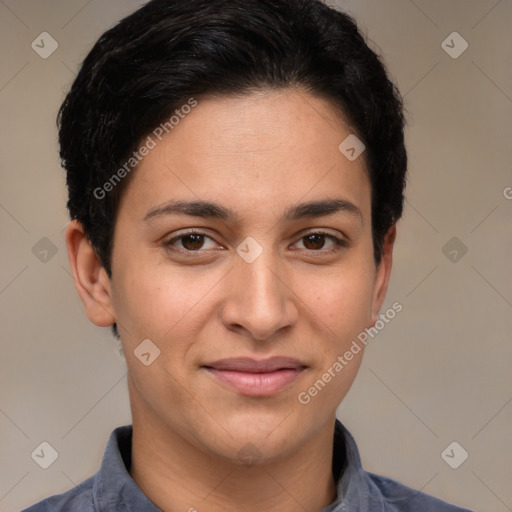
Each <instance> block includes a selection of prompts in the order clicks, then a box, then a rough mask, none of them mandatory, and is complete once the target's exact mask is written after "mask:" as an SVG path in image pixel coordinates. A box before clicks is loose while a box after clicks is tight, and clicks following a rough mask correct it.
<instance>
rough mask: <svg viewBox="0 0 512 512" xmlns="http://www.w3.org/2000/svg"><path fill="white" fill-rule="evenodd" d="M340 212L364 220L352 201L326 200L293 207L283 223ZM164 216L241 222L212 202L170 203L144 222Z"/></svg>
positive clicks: (284, 215) (148, 216)
mask: <svg viewBox="0 0 512 512" xmlns="http://www.w3.org/2000/svg"><path fill="white" fill-rule="evenodd" d="M340 212H343V213H348V214H349V215H352V216H357V217H359V218H360V220H362V219H363V215H362V213H361V210H360V209H359V208H358V207H357V206H356V205H355V204H353V203H351V202H350V201H347V200H346V199H325V200H317V201H309V202H307V203H301V204H297V205H293V206H291V207H289V208H288V209H287V210H285V212H284V213H283V215H282V217H281V221H296V220H300V219H305V218H315V217H325V216H328V215H334V214H336V213H340ZM164 215H189V216H192V217H202V218H210V219H219V220H223V221H226V222H232V223H238V222H239V216H238V215H237V214H236V213H235V212H234V211H233V210H230V209H229V208H225V207H224V206H221V205H219V204H216V203H213V202H210V201H170V202H168V203H165V204H163V205H160V206H157V207H155V208H153V209H151V210H149V211H148V212H147V214H146V215H145V217H144V221H145V222H149V221H151V220H152V219H154V218H155V217H160V216H164Z"/></svg>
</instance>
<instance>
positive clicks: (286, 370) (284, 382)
mask: <svg viewBox="0 0 512 512" xmlns="http://www.w3.org/2000/svg"><path fill="white" fill-rule="evenodd" d="M202 368H204V369H205V370H206V371H207V372H208V373H209V374H210V375H212V376H213V377H214V378H215V379H216V380H218V381H220V382H221V383H223V384H225V385H227V386H228V387H229V388H231V389H234V390H235V391H237V392H238V393H240V394H242V395H245V396H252V397H264V396H271V395H275V394H277V393H279V392H280V391H282V390H283V389H285V388H287V387H288V386H290V385H291V384H292V383H293V382H294V381H295V380H296V379H297V378H298V377H299V375H300V374H301V373H302V372H303V371H304V370H305V369H306V368H307V366H306V365H304V364H303V363H301V362H300V361H298V360H296V359H292V358H289V357H272V358H269V359H264V360H259V361H258V360H255V359H251V358H246V357H241V358H233V359H222V360H219V361H214V362H212V363H208V364H206V365H203V366H202Z"/></svg>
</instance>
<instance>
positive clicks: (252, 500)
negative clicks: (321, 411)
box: [130, 404, 337, 512]
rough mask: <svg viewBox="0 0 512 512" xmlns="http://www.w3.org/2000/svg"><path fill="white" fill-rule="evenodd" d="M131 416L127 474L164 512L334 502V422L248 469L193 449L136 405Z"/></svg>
mask: <svg viewBox="0 0 512 512" xmlns="http://www.w3.org/2000/svg"><path fill="white" fill-rule="evenodd" d="M132 415H133V438H132V464H131V468H130V475H131V477H132V478H133V480H134V481H135V483H136V484H137V485H138V486H139V488H140V489H141V490H142V492H143V493H144V494H145V495H146V496H147V497H148V498H149V499H150V500H151V501H152V502H153V503H154V504H155V505H156V506H157V507H158V508H160V509H161V510H162V511H164V512H171V511H188V512H203V511H206V510H207V511H208V512H221V511H222V512H224V511H226V510H244V512H256V511H258V512H259V511H261V510H268V511H270V512H273V511H276V512H277V511H282V510H286V511H289V512H304V510H307V511H310V512H320V511H321V510H322V509H323V508H324V507H326V506H327V505H329V504H330V503H332V502H333V501H334V499H335V498H336V495H337V490H336V483H335V481H334V477H333V475H332V449H333V435H334V418H333V419H332V421H329V422H328V423H327V424H326V425H325V426H324V428H322V430H321V432H319V433H318V434H317V435H316V436H315V437H314V438H312V439H310V440H308V441H306V442H305V443H302V444H301V446H300V448H299V449H298V450H297V451H295V452H294V453H292V454H291V455H288V456H287V457H285V458H280V459H278V460H276V461H275V462H272V463H266V464H255V465H252V466H249V465H243V464H240V463H239V462H235V461H233V460H231V459H226V458H225V457H221V456H218V455H216V454H215V453H212V452H208V451H207V450H201V449H199V448H198V447H196V446H193V445H192V444H191V443H190V442H189V441H188V440H187V439H185V438H184V437H183V436H180V435H179V433H177V432H175V431H172V430H170V429H169V428H168V427H166V426H163V425H161V423H159V422H158V421H157V420H156V421H155V418H152V417H151V412H150V411H148V410H144V411H142V410H141V407H140V404H139V406H138V407H135V408H134V407H133V405H132Z"/></svg>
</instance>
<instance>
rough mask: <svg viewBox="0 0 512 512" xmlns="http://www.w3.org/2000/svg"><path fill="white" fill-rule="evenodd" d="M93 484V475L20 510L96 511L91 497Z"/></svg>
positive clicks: (39, 511) (29, 511)
mask: <svg viewBox="0 0 512 512" xmlns="http://www.w3.org/2000/svg"><path fill="white" fill-rule="evenodd" d="M93 484H94V477H91V478H89V479H87V480H85V481H84V482H82V483H81V484H80V485H77V486H76V487H73V488H72V489H70V490H69V491H66V492H64V493H62V494H56V495H55V496H50V497H49V498H46V499H44V500H42V501H40V502H38V503H36V504H34V505H31V506H30V507H28V508H26V509H24V510H22V512H61V511H62V512H64V511H70V510H80V512H96V507H95V506H94V503H93V498H92V488H93Z"/></svg>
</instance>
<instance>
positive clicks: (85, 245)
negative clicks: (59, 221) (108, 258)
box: [66, 220, 115, 327]
mask: <svg viewBox="0 0 512 512" xmlns="http://www.w3.org/2000/svg"><path fill="white" fill-rule="evenodd" d="M66 247H67V250H68V257H69V264H70V266H71V272H72V274H73V279H74V281H75V286H76V289H77V291H78V295H79V296H80V299H81V300H82V302H83V304H84V307H85V311H86V313H87V317H88V318H89V320H90V321H91V322H92V323H93V324H95V325H97V326H99V327H108V326H110V325H112V324H114V323H115V317H114V314H113V307H112V300H111V293H110V280H109V277H108V275H107V272H106V271H105V269H104V268H103V266H102V264H101V262H100V260H99V258H98V256H97V255H96V252H95V251H94V249H93V248H92V246H91V244H90V242H89V240H88V238H87V236H86V235H85V232H84V229H83V227H82V225H81V224H80V223H79V222H78V221H76V220H73V221H71V222H70V223H69V225H68V226H67V228H66Z"/></svg>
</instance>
